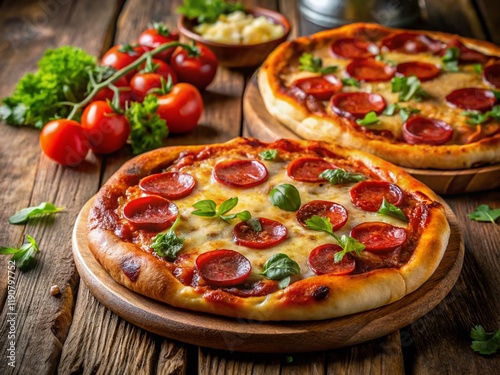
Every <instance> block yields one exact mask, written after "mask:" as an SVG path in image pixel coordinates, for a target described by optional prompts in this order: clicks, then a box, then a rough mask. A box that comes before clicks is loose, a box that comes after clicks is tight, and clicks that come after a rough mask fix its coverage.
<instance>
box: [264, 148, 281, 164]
mask: <svg viewBox="0 0 500 375" xmlns="http://www.w3.org/2000/svg"><path fill="white" fill-rule="evenodd" d="M259 156H260V158H261V159H262V160H269V161H271V160H275V159H276V158H277V156H278V150H275V149H272V150H264V151H262V152H260V153H259Z"/></svg>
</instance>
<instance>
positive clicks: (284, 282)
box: [278, 276, 292, 289]
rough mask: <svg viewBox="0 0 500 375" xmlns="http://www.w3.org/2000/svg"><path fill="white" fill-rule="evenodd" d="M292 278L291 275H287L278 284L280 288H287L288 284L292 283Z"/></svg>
mask: <svg viewBox="0 0 500 375" xmlns="http://www.w3.org/2000/svg"><path fill="white" fill-rule="evenodd" d="M291 280H292V278H291V277H290V276H287V277H285V278H284V279H282V280H281V281H280V282H279V284H278V285H279V287H280V289H285V288H286V287H287V286H288V285H290V281H291Z"/></svg>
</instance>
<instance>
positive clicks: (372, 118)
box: [356, 111, 380, 126]
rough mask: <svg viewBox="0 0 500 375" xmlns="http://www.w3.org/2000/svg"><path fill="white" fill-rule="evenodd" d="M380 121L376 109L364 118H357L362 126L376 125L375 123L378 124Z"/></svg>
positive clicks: (357, 121)
mask: <svg viewBox="0 0 500 375" xmlns="http://www.w3.org/2000/svg"><path fill="white" fill-rule="evenodd" d="M379 122H380V119H379V118H378V116H377V114H376V113H375V111H370V112H368V113H367V114H366V115H365V117H363V118H362V119H357V120H356V123H357V124H359V125H361V126H370V125H375V124H378V123H379Z"/></svg>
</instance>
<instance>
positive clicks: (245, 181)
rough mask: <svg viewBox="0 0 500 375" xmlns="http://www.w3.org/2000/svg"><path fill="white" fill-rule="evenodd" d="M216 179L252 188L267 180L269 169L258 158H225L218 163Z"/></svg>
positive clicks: (222, 182)
mask: <svg viewBox="0 0 500 375" xmlns="http://www.w3.org/2000/svg"><path fill="white" fill-rule="evenodd" d="M213 175H214V177H215V179H216V180H217V181H218V182H219V183H221V184H223V185H227V186H229V187H234V188H244V189H246V188H251V187H254V186H257V185H259V184H261V183H263V182H264V181H266V180H267V169H266V167H265V165H264V164H262V163H261V162H260V161H257V160H244V159H238V160H225V161H221V162H219V163H217V165H216V166H215V168H214V172H213Z"/></svg>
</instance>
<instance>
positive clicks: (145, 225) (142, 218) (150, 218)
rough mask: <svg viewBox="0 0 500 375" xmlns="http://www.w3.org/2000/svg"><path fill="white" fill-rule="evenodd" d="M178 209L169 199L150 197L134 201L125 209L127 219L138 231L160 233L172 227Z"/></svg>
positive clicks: (156, 196)
mask: <svg viewBox="0 0 500 375" xmlns="http://www.w3.org/2000/svg"><path fill="white" fill-rule="evenodd" d="M177 213H178V209H177V206H176V205H175V204H173V203H172V202H170V201H169V200H168V199H165V198H163V197H160V196H158V195H148V196H145V197H141V198H137V199H134V200H132V201H130V202H128V203H127V204H126V205H125V206H124V207H123V214H124V216H125V218H126V219H127V220H128V221H129V222H130V223H131V224H133V225H134V227H136V228H137V229H144V230H148V231H152V232H160V231H162V230H164V229H166V228H168V227H170V226H171V225H172V223H173V222H174V220H175V219H176V217H177Z"/></svg>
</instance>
